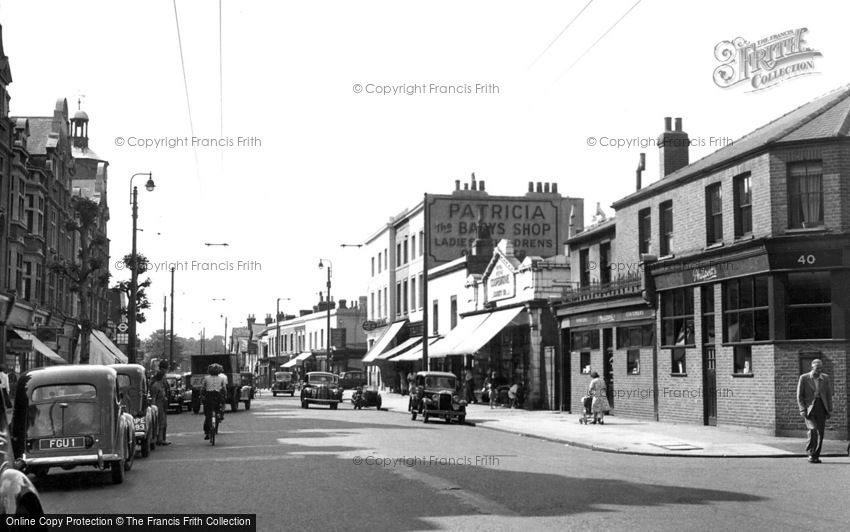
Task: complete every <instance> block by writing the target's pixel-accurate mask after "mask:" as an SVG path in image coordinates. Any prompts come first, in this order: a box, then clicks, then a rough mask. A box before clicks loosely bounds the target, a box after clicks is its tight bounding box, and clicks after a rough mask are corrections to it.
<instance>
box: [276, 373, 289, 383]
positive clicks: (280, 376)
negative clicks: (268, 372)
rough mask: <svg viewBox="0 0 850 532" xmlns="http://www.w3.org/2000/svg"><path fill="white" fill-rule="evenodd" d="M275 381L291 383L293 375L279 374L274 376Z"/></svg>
mask: <svg viewBox="0 0 850 532" xmlns="http://www.w3.org/2000/svg"><path fill="white" fill-rule="evenodd" d="M274 380H276V381H277V382H289V381H291V380H292V373H286V372H279V373H275V374H274Z"/></svg>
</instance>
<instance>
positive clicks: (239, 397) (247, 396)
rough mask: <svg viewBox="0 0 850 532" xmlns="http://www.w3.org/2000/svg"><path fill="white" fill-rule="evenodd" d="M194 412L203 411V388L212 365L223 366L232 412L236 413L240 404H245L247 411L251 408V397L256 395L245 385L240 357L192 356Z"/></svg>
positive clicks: (233, 355) (226, 355)
mask: <svg viewBox="0 0 850 532" xmlns="http://www.w3.org/2000/svg"><path fill="white" fill-rule="evenodd" d="M191 361H192V380H191V382H192V412H194V413H196V414H197V413H198V412H199V411H200V409H201V388H202V387H203V384H204V377H205V376H206V375H207V368H208V367H209V365H210V364H221V367H222V368H224V369H223V371H222V374H224V375H225V376H226V377H227V398H226V399H225V402H226V403H227V404H229V405H230V409H231V410H232V411H234V412H235V411H236V409H237V408H238V407H239V403H240V402H243V403H245V410H248V409H250V408H251V397H252V396H253V395H254V393H253V389H252V386H251V385H245V384H244V383H243V379H242V376H241V375H240V373H239V357H238V356H237V355H236V354H233V353H231V354H227V353H223V354H211V355H192V357H191Z"/></svg>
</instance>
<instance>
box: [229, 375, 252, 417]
mask: <svg viewBox="0 0 850 532" xmlns="http://www.w3.org/2000/svg"><path fill="white" fill-rule="evenodd" d="M239 378H240V379H241V384H240V385H239V390H238V392H237V394H238V395H239V400H240V401H242V404H244V405H245V410H251V399H253V398H254V392H256V391H257V389H256V388H254V374H253V373H250V372H247V371H244V372H242V373H240V374H239ZM234 410H236V409H235V408H234Z"/></svg>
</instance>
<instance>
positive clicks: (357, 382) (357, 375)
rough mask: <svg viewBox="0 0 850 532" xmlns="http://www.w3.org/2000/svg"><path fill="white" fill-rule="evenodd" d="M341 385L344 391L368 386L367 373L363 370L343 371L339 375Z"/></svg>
mask: <svg viewBox="0 0 850 532" xmlns="http://www.w3.org/2000/svg"><path fill="white" fill-rule="evenodd" d="M339 385H340V387H342V389H343V390H351V389H353V388H357V387H358V386H365V385H366V373H364V372H363V371H361V370H359V369H358V370H351V371H343V372H342V373H340V374H339Z"/></svg>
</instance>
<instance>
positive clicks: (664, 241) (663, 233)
mask: <svg viewBox="0 0 850 532" xmlns="http://www.w3.org/2000/svg"><path fill="white" fill-rule="evenodd" d="M659 222H660V223H659V229H660V234H659V237H660V239H661V244H660V246H659V248H660V249H659V251H660V253H661V256H662V257H666V256H667V255H670V254H671V253H673V202H672V201H665V202H664V203H662V204H661V208H660V215H659Z"/></svg>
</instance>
